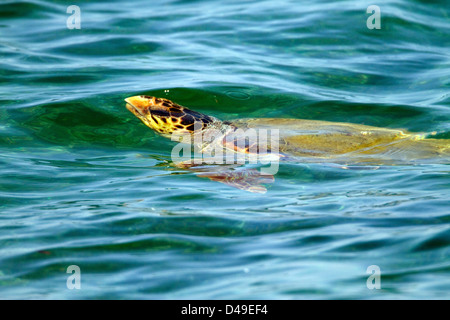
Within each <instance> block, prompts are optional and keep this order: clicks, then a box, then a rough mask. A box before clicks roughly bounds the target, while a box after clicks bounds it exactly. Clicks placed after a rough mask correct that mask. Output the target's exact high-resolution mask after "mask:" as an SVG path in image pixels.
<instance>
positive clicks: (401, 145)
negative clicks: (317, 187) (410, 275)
mask: <svg viewBox="0 0 450 320" xmlns="http://www.w3.org/2000/svg"><path fill="white" fill-rule="evenodd" d="M125 101H126V103H127V104H126V107H127V109H128V110H130V111H131V112H132V113H133V114H134V115H135V116H136V117H138V118H139V119H140V120H141V121H142V122H144V124H146V125H147V126H148V127H150V128H151V129H153V130H155V131H156V132H158V133H159V134H161V135H163V136H165V137H172V136H173V134H179V135H187V136H188V137H193V139H191V140H190V141H191V142H192V141H193V143H194V144H195V143H196V142H195V141H196V139H195V136H196V135H201V136H202V137H203V138H204V139H201V140H199V141H200V142H198V143H197V145H196V147H197V148H198V150H200V152H203V153H205V152H206V153H208V152H207V151H209V152H210V151H211V149H215V150H217V148H219V149H220V148H222V149H223V150H224V153H223V154H226V155H229V154H230V151H231V153H235V154H237V155H242V154H244V155H259V156H261V157H262V159H264V158H266V159H271V160H272V161H274V160H277V161H278V160H281V161H298V162H322V163H325V164H327V165H334V166H339V167H341V168H344V169H348V168H355V167H357V168H377V166H379V165H395V164H410V163H421V162H427V161H432V162H433V163H436V162H440V163H449V162H450V161H449V160H450V142H449V140H445V139H429V138H427V137H428V136H429V135H432V134H421V133H411V132H407V131H405V130H398V129H387V128H377V127H373V126H367V125H360V124H353V123H342V122H328V121H318V120H301V119H284V118H260V119H237V120H233V121H221V120H219V119H217V118H215V117H213V116H209V115H206V114H202V113H200V112H196V111H193V110H190V109H188V108H186V107H183V106H181V105H179V104H177V103H174V102H172V101H170V100H168V99H164V98H157V97H151V96H144V95H141V96H133V97H129V98H126V99H125ZM248 129H254V130H261V131H263V130H266V131H267V130H272V131H274V132H275V130H276V133H277V139H278V140H277V141H276V142H277V143H276V144H277V145H276V147H277V148H274V145H275V144H274V143H273V141H272V143H269V144H268V145H267V146H264V148H261V145H260V142H259V141H260V140H250V139H248V136H244V135H242V132H243V131H242V130H246V131H245V132H248ZM266 131H265V132H266ZM211 136H213V138H211ZM205 137H206V139H205ZM228 137H232V138H231V139H228ZM185 142H186V141H185ZM261 149H263V150H261ZM225 151H226V152H225ZM208 154H209V153H208ZM206 159H207V158H206ZM205 162H206V163H211V162H208V161H206V160H205ZM216 163H217V162H216ZM226 163H227V164H226V165H213V166H211V165H204V164H202V163H198V162H195V161H191V160H188V161H182V162H178V163H176V165H177V166H178V167H181V168H186V169H190V170H194V171H196V172H198V175H200V176H203V177H208V178H209V179H211V180H214V181H219V182H222V183H226V184H228V185H231V186H233V187H236V188H239V189H242V190H247V191H251V192H259V193H264V192H266V188H265V187H264V185H263V184H264V183H271V182H273V175H271V174H267V173H266V174H265V175H261V174H260V172H259V171H257V170H255V169H249V168H246V167H245V166H238V165H236V164H231V165H230V163H229V162H228V161H226Z"/></svg>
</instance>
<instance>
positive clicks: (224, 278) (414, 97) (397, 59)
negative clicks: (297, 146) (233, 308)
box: [0, 0, 450, 299]
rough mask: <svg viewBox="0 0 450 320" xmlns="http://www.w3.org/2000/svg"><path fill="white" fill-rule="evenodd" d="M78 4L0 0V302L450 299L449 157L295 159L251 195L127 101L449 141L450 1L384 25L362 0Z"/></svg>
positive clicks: (405, 4) (402, 9)
mask: <svg viewBox="0 0 450 320" xmlns="http://www.w3.org/2000/svg"><path fill="white" fill-rule="evenodd" d="M112 2H113V3H112ZM111 3H112V4H111ZM71 4H73V3H70V2H68V1H63V0H58V1H40V0H26V1H10V0H6V1H3V2H2V3H1V4H0V119H1V121H0V162H1V166H0V298H1V299H7V298H18V299H91V298H98V299H116V298H120V299H417V298H444V299H448V298H449V297H450V296H449V287H450V280H449V279H450V277H449V276H450V259H449V253H450V232H449V231H450V227H449V223H450V212H449V204H450V197H449V194H450V193H449V191H450V179H449V165H448V164H445V163H444V164H442V163H441V164H433V163H430V164H427V165H415V166H414V165H408V166H407V165H405V166H384V167H381V168H380V169H378V170H342V169H339V168H336V167H330V166H324V165H323V164H320V163H317V164H315V163H307V164H306V163H283V164H281V166H280V171H279V173H278V174H277V175H276V182H275V183H274V184H272V185H271V186H269V188H268V189H269V190H268V192H267V193H266V194H265V195H260V194H252V193H248V192H243V191H241V190H237V189H233V188H230V187H228V186H226V185H224V184H220V183H217V182H213V181H209V180H208V179H202V178H199V177H196V176H195V174H193V173H190V172H187V171H183V170H180V169H177V168H174V167H173V166H171V164H170V152H171V150H172V147H173V144H172V143H171V142H170V141H168V140H166V139H164V138H161V137H158V136H157V135H156V134H154V133H153V132H152V131H151V130H149V129H148V128H146V127H145V126H144V125H142V124H141V123H140V121H139V120H138V119H137V118H135V117H134V116H133V115H132V114H131V113H130V112H129V111H127V110H126V109H125V104H124V102H123V99H124V98H126V97H128V96H132V95H136V94H148V95H155V96H159V97H166V98H169V99H171V100H174V101H176V102H178V103H180V104H182V105H186V106H188V107H190V108H192V109H194V110H198V111H201V112H204V113H208V114H211V115H213V116H216V117H218V118H220V119H225V120H229V119H234V118H244V117H286V118H299V119H317V120H328V121H342V122H353V123H360V124H366V125H373V126H379V127H387V128H402V129H407V130H410V131H417V132H432V131H437V132H438V135H437V138H441V139H445V138H447V139H449V138H450V125H449V119H450V94H449V87H450V55H449V47H450V20H449V15H450V11H449V10H448V3H447V2H446V1H433V2H427V1H418V0H416V1H407V0H396V1H382V2H380V3H377V4H378V5H379V7H380V9H381V18H382V21H381V29H380V30H376V29H374V30H369V29H368V28H367V26H366V20H367V18H368V17H369V16H370V14H367V13H366V9H367V7H368V6H369V5H371V4H373V3H371V2H368V1H324V0H316V1H307V2H301V1H289V0H281V1H279V0H277V1H269V0H266V1H253V0H247V1H226V2H224V1H206V0H205V1H162V0H161V1H151V4H150V2H148V1H143V0H138V1H132V2H128V1H123V0H117V1H108V3H106V2H101V1H97V2H93V1H77V5H79V7H80V9H81V18H82V22H81V29H80V30H76V29H73V30H69V29H68V28H67V26H66V19H67V18H68V17H69V16H70V15H69V14H67V13H66V9H67V7H68V6H69V5H71ZM70 265H78V266H79V267H80V269H81V273H82V289H81V290H69V289H67V287H66V280H67V277H68V276H69V275H68V274H67V273H66V270H67V267H68V266H70ZM371 265H377V266H379V268H380V269H381V273H382V278H381V279H382V280H381V281H382V283H381V289H380V290H369V289H368V288H367V286H366V280H367V278H368V276H369V274H367V273H366V270H367V268H368V267H369V266H371Z"/></svg>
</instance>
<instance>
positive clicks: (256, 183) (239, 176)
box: [176, 160, 275, 193]
mask: <svg viewBox="0 0 450 320" xmlns="http://www.w3.org/2000/svg"><path fill="white" fill-rule="evenodd" d="M176 166H177V167H178V168H182V169H188V170H190V171H193V172H195V173H196V174H197V176H198V177H201V178H208V179H210V180H212V181H217V182H220V183H224V184H226V185H229V186H231V187H233V188H237V189H240V190H245V191H249V192H253V193H266V192H267V188H266V187H265V186H264V184H269V183H273V182H274V181H275V178H274V176H273V175H270V174H264V175H263V174H261V172H260V171H259V170H257V169H254V168H246V167H238V165H213V166H211V165H204V164H195V163H194V161H191V160H189V161H183V162H179V163H177V164H176Z"/></svg>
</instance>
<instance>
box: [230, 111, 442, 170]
mask: <svg viewBox="0 0 450 320" xmlns="http://www.w3.org/2000/svg"><path fill="white" fill-rule="evenodd" d="M231 123H232V124H233V125H234V126H236V127H238V128H243V129H244V130H245V129H249V128H255V129H273V128H277V129H279V133H280V140H279V145H280V152H282V153H285V154H288V155H290V156H293V157H297V158H302V159H303V161H305V160H307V159H309V160H312V161H314V160H319V159H333V160H336V161H338V162H339V163H352V164H358V163H372V164H378V165H383V164H394V163H398V164H400V163H409V162H414V161H418V160H421V159H422V160H424V159H434V160H435V161H436V160H437V161H439V162H441V161H442V160H443V161H448V160H449V158H448V157H449V156H450V142H449V141H448V140H439V139H425V137H426V136H427V135H426V134H419V133H411V132H408V131H405V130H399V129H387V128H378V127H373V126H367V125H360V124H353V123H343V122H329V121H318V120H301V119H279V118H275V119H273V118H261V119H240V120H235V121H231Z"/></svg>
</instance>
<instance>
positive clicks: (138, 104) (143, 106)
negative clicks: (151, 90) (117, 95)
mask: <svg viewBox="0 0 450 320" xmlns="http://www.w3.org/2000/svg"><path fill="white" fill-rule="evenodd" d="M125 102H126V103H127V105H126V108H127V109H128V110H130V111H131V112H132V113H134V114H135V115H141V116H145V113H146V111H147V110H148V109H147V107H148V102H147V101H145V99H144V98H142V97H140V96H134V97H129V98H126V99H125Z"/></svg>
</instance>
